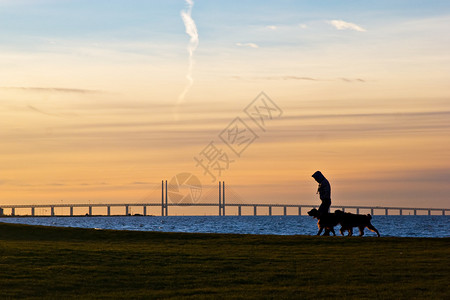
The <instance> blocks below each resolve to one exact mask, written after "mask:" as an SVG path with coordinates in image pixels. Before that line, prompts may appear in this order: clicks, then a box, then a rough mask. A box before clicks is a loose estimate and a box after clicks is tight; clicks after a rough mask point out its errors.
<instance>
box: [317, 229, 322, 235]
mask: <svg viewBox="0 0 450 300" xmlns="http://www.w3.org/2000/svg"><path fill="white" fill-rule="evenodd" d="M322 231H323V228H322V227H319V232H318V233H317V235H320V234H321V233H322Z"/></svg>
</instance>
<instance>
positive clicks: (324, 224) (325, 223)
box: [308, 208, 338, 235]
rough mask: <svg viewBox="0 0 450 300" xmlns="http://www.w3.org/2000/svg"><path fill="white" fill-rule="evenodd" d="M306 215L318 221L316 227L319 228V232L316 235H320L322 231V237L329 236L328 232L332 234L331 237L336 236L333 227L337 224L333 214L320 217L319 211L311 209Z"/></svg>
mask: <svg viewBox="0 0 450 300" xmlns="http://www.w3.org/2000/svg"><path fill="white" fill-rule="evenodd" d="M308 215H310V216H311V217H313V218H315V219H317V220H319V221H318V222H317V227H319V232H318V233H317V235H320V234H321V233H322V231H323V230H324V229H325V232H324V234H323V235H330V232H331V233H333V235H336V233H335V232H334V226H336V225H337V224H338V220H337V218H336V215H335V214H333V213H328V214H323V215H320V214H319V211H318V210H317V209H315V208H313V209H311V210H310V211H308Z"/></svg>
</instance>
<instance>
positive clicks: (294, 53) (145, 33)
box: [0, 0, 450, 208]
mask: <svg viewBox="0 0 450 300" xmlns="http://www.w3.org/2000/svg"><path fill="white" fill-rule="evenodd" d="M187 10H188V4H187V3H186V2H185V1H135V0H132V1H131V0H130V1H118V0H113V1H111V0H108V1H103V0H98V1H97V0H96V1H87V0H86V1H85V0H74V1H70V0H58V1H51V0H0V128H1V130H0V166H1V168H0V204H3V205H5V204H25V203H27V204H28V203H75V202H87V201H91V202H103V203H105V202H108V201H109V202H139V201H144V200H145V199H150V198H151V197H153V196H152V195H153V194H152V193H153V192H152V191H155V189H157V186H158V185H159V184H160V182H161V180H163V179H167V180H170V179H171V178H172V177H173V176H175V175H176V174H179V173H183V172H188V173H192V174H194V175H196V176H198V178H199V179H200V180H201V182H202V184H203V185H204V186H205V187H204V191H206V190H207V188H208V187H207V185H211V184H214V185H216V184H217V181H218V180H225V181H226V182H227V185H228V186H229V187H230V188H232V189H233V191H235V192H236V193H237V194H238V195H240V197H241V198H242V199H243V200H244V201H246V202H273V203H292V204H294V203H295V204H314V203H317V204H319V199H318V196H317V195H316V194H315V192H316V189H317V183H316V182H315V181H314V180H313V178H312V177H311V175H312V174H313V173H314V172H315V171H317V170H321V171H322V172H323V173H324V175H325V176H326V177H327V178H328V179H329V181H330V183H331V186H332V201H333V204H337V205H338V204H340V205H386V206H405V207H443V208H449V207H450V196H449V195H450V134H449V133H450V51H449V49H450V35H449V34H448V32H449V29H450V2H449V1H414V0H409V1H391V0H390V1H336V0H332V1H331V0H329V1H253V0H248V1H206V0H197V1H194V6H193V7H192V14H191V16H192V19H193V21H194V22H195V25H196V29H197V32H198V47H196V48H195V49H194V50H193V64H192V69H191V70H192V74H191V76H192V78H193V83H192V86H191V87H190V89H188V90H187V92H186V95H185V97H184V99H180V95H181V94H182V93H183V91H184V90H185V88H186V87H187V85H188V83H189V81H188V79H187V78H186V76H187V75H188V72H189V53H188V47H189V45H190V36H189V35H188V34H187V33H186V28H185V24H184V23H183V19H182V16H181V13H182V12H183V11H184V12H185V13H187ZM261 92H264V93H265V94H266V95H267V96H268V97H269V98H270V99H271V100H272V101H273V103H275V104H276V105H277V106H278V108H279V109H280V113H281V111H282V114H281V116H273V119H272V120H266V122H265V126H266V127H265V128H264V129H262V128H261V127H258V126H257V124H256V123H255V122H253V121H252V120H251V119H250V118H249V117H248V116H247V114H246V113H245V108H246V107H247V106H248V105H250V104H251V102H252V101H253V100H255V98H256V97H257V96H258V95H259V94H260V93H261ZM237 117H239V118H241V120H242V121H243V122H244V123H245V124H246V125H247V126H248V128H249V129H251V130H252V132H254V134H255V135H257V136H258V137H257V138H256V139H255V140H254V141H253V142H252V143H251V144H249V145H248V147H247V148H245V149H244V150H243V151H242V152H241V153H240V156H238V155H236V153H234V152H233V151H232V150H231V149H230V148H229V147H228V146H227V145H226V144H225V143H224V141H223V140H222V139H221V138H220V135H221V133H222V132H223V131H224V130H226V129H229V128H230V127H229V126H230V124H232V122H233V120H235V119H236V118H237ZM247 132H248V131H247ZM222 137H223V136H222ZM243 141H245V140H244V139H243ZM211 142H213V144H214V145H215V146H216V147H217V149H220V150H221V153H222V154H223V153H225V154H226V157H227V158H228V159H229V160H230V161H232V162H231V163H230V164H229V166H228V168H227V169H225V170H223V171H222V173H221V174H216V175H217V178H216V180H215V181H214V180H212V178H211V176H209V175H208V174H206V175H205V174H204V172H203V169H202V168H201V167H200V166H197V162H196V160H195V158H199V157H201V153H202V151H204V150H205V148H206V147H207V146H208V145H210V143H211ZM222 163H223V161H222ZM155 197H156V198H155V201H158V199H159V198H158V197H159V194H158V192H157V190H156V192H155ZM152 199H153V198H152ZM152 201H153V200H152ZM230 201H235V200H234V199H233V198H232V199H230ZM236 201H238V200H236Z"/></svg>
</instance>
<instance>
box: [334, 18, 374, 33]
mask: <svg viewBox="0 0 450 300" xmlns="http://www.w3.org/2000/svg"><path fill="white" fill-rule="evenodd" d="M327 23H328V24H331V25H332V26H334V27H335V28H336V29H338V30H346V29H350V30H355V31H359V32H364V31H366V30H365V29H364V28H362V27H361V26H359V25H356V24H354V23H350V22H345V21H342V20H330V21H327Z"/></svg>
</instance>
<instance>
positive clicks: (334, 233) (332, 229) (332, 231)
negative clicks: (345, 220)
mask: <svg viewBox="0 0 450 300" xmlns="http://www.w3.org/2000/svg"><path fill="white" fill-rule="evenodd" d="M330 231H331V233H333V235H334V236H336V232H334V228H333V227H331V228H330Z"/></svg>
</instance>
